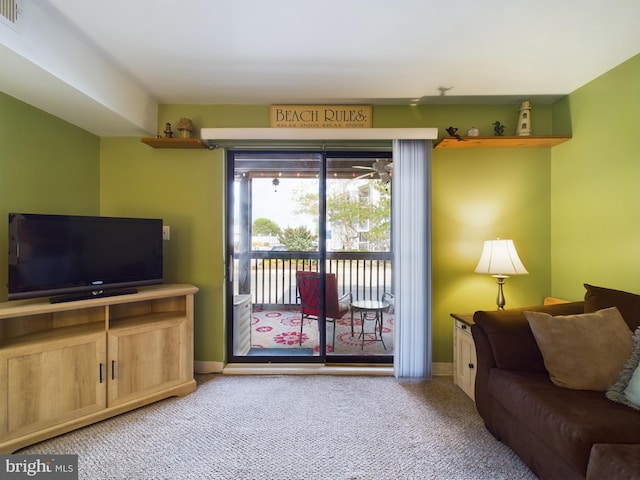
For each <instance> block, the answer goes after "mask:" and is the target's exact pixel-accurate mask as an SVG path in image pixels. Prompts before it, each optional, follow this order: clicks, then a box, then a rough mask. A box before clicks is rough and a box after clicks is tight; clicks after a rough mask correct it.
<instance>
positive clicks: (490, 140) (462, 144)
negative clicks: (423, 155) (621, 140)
mask: <svg viewBox="0 0 640 480" xmlns="http://www.w3.org/2000/svg"><path fill="white" fill-rule="evenodd" d="M570 138H571V137H570V136H565V135H552V136H540V137H525V136H522V137H521V136H514V137H499V136H493V137H461V140H458V139H457V138H455V137H445V138H443V139H442V140H440V141H439V142H438V143H436V146H435V148H478V147H491V148H495V147H553V146H554V145H558V144H560V143H562V142H566V141H567V140H569V139H570Z"/></svg>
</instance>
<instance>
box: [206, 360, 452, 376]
mask: <svg viewBox="0 0 640 480" xmlns="http://www.w3.org/2000/svg"><path fill="white" fill-rule="evenodd" d="M320 366H322V367H323V368H320ZM193 367H194V371H195V373H200V374H206V373H226V374H254V375H255V374H264V373H267V372H269V371H271V372H277V373H282V374H285V375H286V374H296V373H306V374H307V375H308V374H314V373H333V374H339V373H340V372H341V371H342V373H343V374H345V375H354V374H356V375H357V374H363V375H389V374H391V375H393V368H390V369H389V368H381V367H376V366H372V367H371V368H370V369H366V368H362V367H348V366H344V367H324V366H323V365H318V364H315V365H287V364H282V365H275V364H233V365H225V364H224V362H211V361H201V360H196V361H195V362H194V364H193ZM431 373H432V374H433V376H438V377H439V376H451V375H453V363H437V362H436V363H433V364H431Z"/></svg>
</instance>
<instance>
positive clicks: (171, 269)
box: [100, 138, 224, 361]
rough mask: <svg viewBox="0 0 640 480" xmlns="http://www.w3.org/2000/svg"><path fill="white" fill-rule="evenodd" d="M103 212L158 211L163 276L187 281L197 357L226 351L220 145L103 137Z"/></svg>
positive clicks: (216, 355)
mask: <svg viewBox="0 0 640 480" xmlns="http://www.w3.org/2000/svg"><path fill="white" fill-rule="evenodd" d="M101 158H102V160H101V164H100V176H101V195H100V204H101V213H102V215H116V216H118V215H121V216H141V217H153V218H162V219H163V220H164V224H165V225H168V226H169V227H171V239H170V240H168V241H165V242H164V247H163V251H164V256H165V265H164V267H165V269H164V270H165V282H167V283H192V284H194V285H196V286H198V287H199V288H200V291H199V292H198V294H197V295H196V300H195V315H194V316H195V325H194V330H195V344H194V348H195V358H196V360H212V361H222V359H223V358H224V356H223V355H224V350H223V346H224V321H223V319H224V315H223V313H224V310H223V300H224V167H223V153H222V150H214V151H210V150H173V149H168V150H167V149H154V148H151V147H149V146H147V145H145V144H143V143H142V142H140V139H139V138H104V139H102V149H101Z"/></svg>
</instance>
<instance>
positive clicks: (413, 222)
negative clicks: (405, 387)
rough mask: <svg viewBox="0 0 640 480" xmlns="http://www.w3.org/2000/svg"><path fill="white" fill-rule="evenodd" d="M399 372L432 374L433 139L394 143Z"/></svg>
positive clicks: (396, 364)
mask: <svg viewBox="0 0 640 480" xmlns="http://www.w3.org/2000/svg"><path fill="white" fill-rule="evenodd" d="M393 183H394V184H393V206H392V215H393V226H394V230H393V250H394V252H395V253H394V261H393V282H394V291H395V295H396V302H395V314H396V325H395V345H396V354H395V362H394V371H395V376H396V377H397V378H407V379H408V378H411V379H418V378H431V218H430V216H431V141H430V140H394V142H393Z"/></svg>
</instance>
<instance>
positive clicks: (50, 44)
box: [0, 0, 640, 135]
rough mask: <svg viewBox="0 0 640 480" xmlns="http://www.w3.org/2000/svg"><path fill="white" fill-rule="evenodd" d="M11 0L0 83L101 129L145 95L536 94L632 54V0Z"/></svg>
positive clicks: (409, 98)
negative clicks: (15, 16)
mask: <svg viewBox="0 0 640 480" xmlns="http://www.w3.org/2000/svg"><path fill="white" fill-rule="evenodd" d="M19 3H20V2H19ZM20 4H21V6H22V10H23V11H22V14H21V16H20V17H19V20H20V21H19V22H18V24H17V25H16V28H15V31H14V30H11V29H9V28H7V27H5V26H4V25H2V24H0V61H1V62H2V64H4V65H5V66H11V68H9V69H7V68H3V69H1V70H2V71H0V90H3V91H5V92H7V93H9V94H10V95H13V96H16V97H17V98H20V99H23V100H25V101H27V102H28V103H32V104H34V105H36V106H38V107H39V108H42V109H44V110H46V111H50V112H51V113H54V114H56V115H58V116H61V118H65V119H67V120H69V121H70V122H72V123H75V124H78V125H80V126H83V127H84V128H87V129H88V130H90V131H93V132H94V133H97V134H99V135H138V134H140V132H141V131H145V130H147V131H149V130H154V129H155V128H156V121H157V120H156V118H154V115H155V112H156V108H157V105H158V104H190V103H193V104H275V103H342V104H346V103H368V104H407V103H411V102H415V101H419V102H420V103H427V104H429V103H443V102H446V103H456V102H457V103H461V102H466V103H477V102H488V101H491V102H494V101H495V102H500V101H505V100H506V101H510V102H511V101H512V102H514V103H515V102H516V101H518V99H524V98H533V99H535V100H534V102H535V101H538V102H548V101H552V100H554V99H557V98H558V97H559V96H562V95H565V94H568V93H570V92H572V91H574V90H575V89H577V88H579V87H580V86H582V85H584V84H585V83H587V82H589V81H590V80H592V79H594V78H595V77H597V76H599V75H601V74H603V73H605V72H606V71H607V70H609V69H611V68H613V67H614V66H616V65H618V64H620V63H621V62H623V61H624V60H626V59H628V58H630V57H632V56H634V55H635V54H637V53H638V52H640V28H639V27H638V20H639V19H640V1H638V0H536V1H535V2H523V1H518V0H516V1H511V2H506V1H504V0H457V1H455V2H443V1H439V2H436V1H433V0H321V1H320V0H317V1H309V0H269V1H265V0H182V1H181V0H171V1H169V0H134V1H131V0H111V1H109V2H93V1H86V0H41V2H39V5H38V6H34V5H33V3H28V0H23V1H22V2H21V3H20ZM441 88H443V89H444V88H446V89H449V90H447V91H446V94H445V96H444V97H443V96H442V95H441ZM65 90H66V92H65ZM49 92H52V93H51V94H50V93H49ZM67 94H68V95H69V101H67V98H66V95H67ZM51 95H54V97H53V98H52V97H51ZM78 97H81V98H78ZM496 97H498V98H496ZM69 102H71V104H69ZM78 105H80V106H81V107H82V109H83V110H84V113H81V112H77V110H79V109H78V107H77V106H78ZM92 108H95V110H96V113H95V115H94V114H93V110H92ZM74 111H76V112H75V113H74ZM103 116H104V117H105V118H104V119H103V118H102V117H103ZM87 117H88V118H87ZM153 133H155V132H153Z"/></svg>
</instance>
